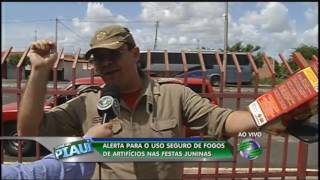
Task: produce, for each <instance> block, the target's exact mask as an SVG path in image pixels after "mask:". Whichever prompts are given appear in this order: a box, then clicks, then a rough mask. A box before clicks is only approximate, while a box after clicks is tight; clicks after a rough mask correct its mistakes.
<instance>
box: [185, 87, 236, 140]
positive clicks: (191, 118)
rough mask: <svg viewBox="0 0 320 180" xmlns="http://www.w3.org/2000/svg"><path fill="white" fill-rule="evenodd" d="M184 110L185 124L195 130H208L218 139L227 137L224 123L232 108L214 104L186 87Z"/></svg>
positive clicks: (209, 133)
mask: <svg viewBox="0 0 320 180" xmlns="http://www.w3.org/2000/svg"><path fill="white" fill-rule="evenodd" d="M183 112H184V116H185V120H186V122H185V124H186V126H187V127H190V129H193V130H201V129H202V130H207V131H208V135H210V136H212V137H213V138H215V139H217V140H221V139H226V138H227V137H226V136H224V125H225V121H226V119H227V118H228V116H229V115H230V114H231V113H232V112H233V110H231V109H227V108H221V107H218V106H217V105H213V104H212V103H211V102H210V101H209V100H208V99H207V98H202V97H201V96H200V95H199V94H197V93H195V92H194V91H192V90H191V89H190V88H189V87H185V88H184V96H183Z"/></svg>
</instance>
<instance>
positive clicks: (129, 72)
mask: <svg viewBox="0 0 320 180" xmlns="http://www.w3.org/2000/svg"><path fill="white" fill-rule="evenodd" d="M93 57H94V59H93V63H94V66H95V68H96V71H97V72H98V73H99V74H100V76H101V77H102V79H103V80H104V81H105V82H106V83H108V84H109V83H113V84H117V85H119V86H120V87H121V86H122V87H123V86H125V85H124V84H125V83H128V82H130V79H131V78H132V76H133V75H134V74H133V73H136V68H137V65H136V62H137V60H138V59H139V49H138V48H133V49H131V50H128V47H127V46H126V45H124V46H122V47H121V48H119V49H117V50H111V49H102V48H101V49H97V50H95V51H94V53H93Z"/></svg>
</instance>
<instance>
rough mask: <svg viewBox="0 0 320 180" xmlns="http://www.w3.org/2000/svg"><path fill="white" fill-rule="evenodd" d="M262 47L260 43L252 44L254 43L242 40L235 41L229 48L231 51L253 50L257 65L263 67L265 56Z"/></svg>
mask: <svg viewBox="0 0 320 180" xmlns="http://www.w3.org/2000/svg"><path fill="white" fill-rule="evenodd" d="M260 49H261V47H260V46H259V45H252V44H250V43H249V44H244V45H243V44H242V42H241V41H239V42H237V43H235V44H234V45H233V46H231V47H229V46H228V47H227V50H228V51H230V52H251V53H253V54H252V56H253V59H254V61H255V63H256V65H257V67H258V68H260V67H262V65H263V63H264V61H263V59H262V58H263V56H262V52H260V51H259V50H260Z"/></svg>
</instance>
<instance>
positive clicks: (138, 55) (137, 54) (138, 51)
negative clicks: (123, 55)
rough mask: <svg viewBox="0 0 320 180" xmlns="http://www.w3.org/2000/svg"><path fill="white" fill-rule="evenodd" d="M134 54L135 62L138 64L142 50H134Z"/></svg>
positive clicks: (137, 48) (136, 48)
mask: <svg viewBox="0 0 320 180" xmlns="http://www.w3.org/2000/svg"><path fill="white" fill-rule="evenodd" d="M132 53H133V56H134V59H135V61H136V63H137V62H138V60H139V59H140V49H139V47H135V48H133V49H132Z"/></svg>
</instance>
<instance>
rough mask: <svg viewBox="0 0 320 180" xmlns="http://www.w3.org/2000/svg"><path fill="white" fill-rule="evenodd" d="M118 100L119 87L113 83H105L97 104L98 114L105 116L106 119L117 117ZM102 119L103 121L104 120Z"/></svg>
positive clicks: (118, 109)
mask: <svg viewBox="0 0 320 180" xmlns="http://www.w3.org/2000/svg"><path fill="white" fill-rule="evenodd" d="M119 102H120V89H119V87H118V86H116V85H113V84H110V85H105V86H104V87H103V89H102V93H101V98H100V99H99V101H98V104H97V110H98V114H99V115H100V116H101V117H103V118H107V120H109V119H113V118H115V117H117V116H118V115H119V113H120V104H119ZM105 116H106V117H105ZM103 121H104V122H105V120H103Z"/></svg>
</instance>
